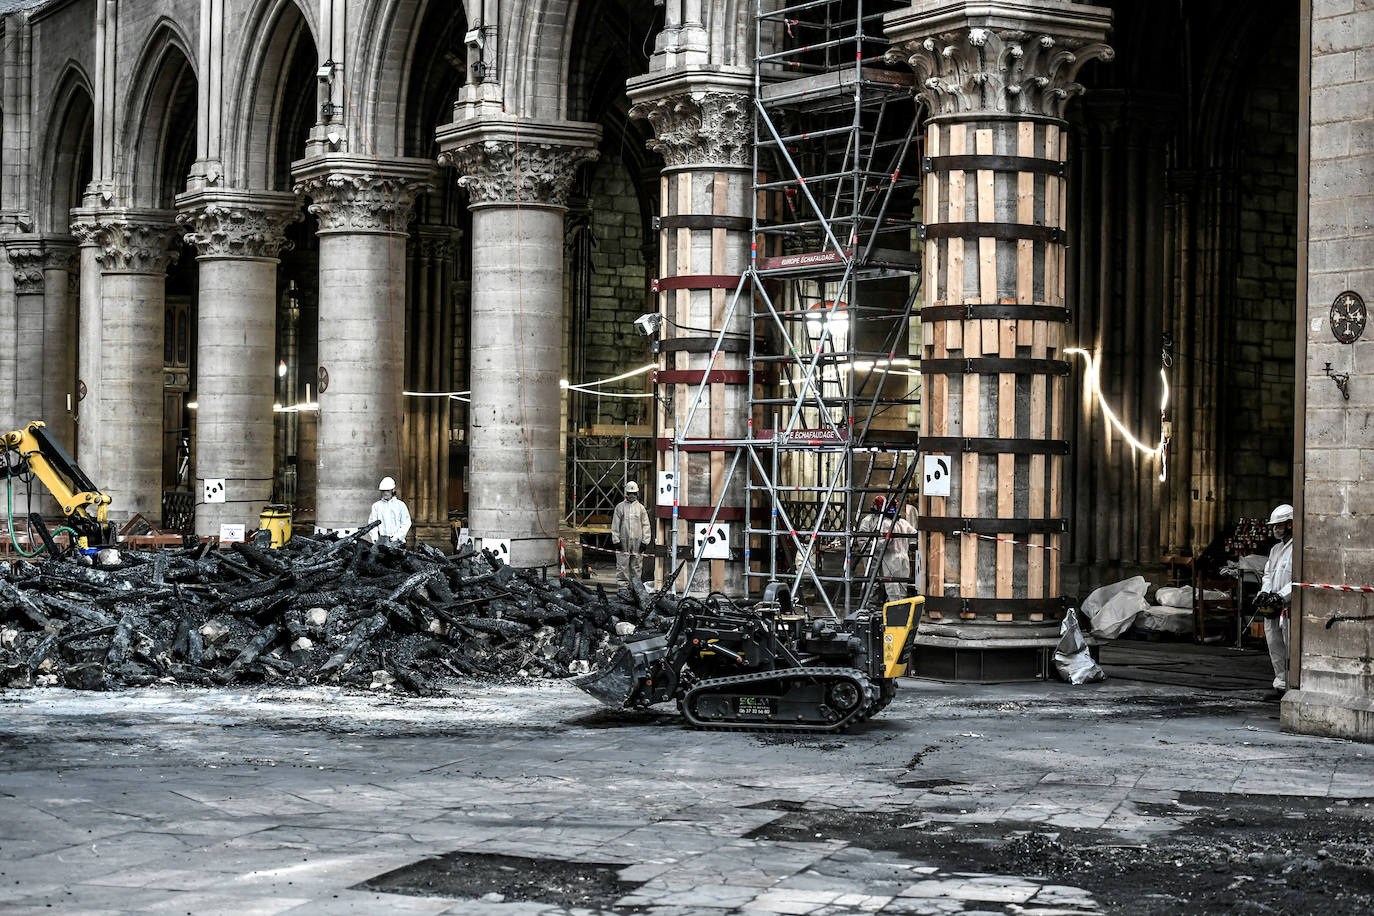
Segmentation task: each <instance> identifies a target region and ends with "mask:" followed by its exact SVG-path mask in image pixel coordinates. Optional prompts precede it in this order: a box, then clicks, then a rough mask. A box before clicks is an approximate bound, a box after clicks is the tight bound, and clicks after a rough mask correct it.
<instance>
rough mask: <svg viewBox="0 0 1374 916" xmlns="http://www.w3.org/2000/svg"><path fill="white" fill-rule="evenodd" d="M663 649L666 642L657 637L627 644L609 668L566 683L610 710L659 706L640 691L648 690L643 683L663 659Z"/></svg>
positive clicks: (649, 679) (622, 647) (649, 694)
mask: <svg viewBox="0 0 1374 916" xmlns="http://www.w3.org/2000/svg"><path fill="white" fill-rule="evenodd" d="M666 647H667V640H665V639H664V638H663V637H662V636H657V635H655V636H646V637H643V638H640V639H635V640H629V641H627V642H626V643H625V645H623V646H621V647H620V648H619V649H618V650H617V651H616V653H615V656H614V657H613V658H612V659H611V662H610V664H609V665H607V666H606V667H604V668H602V669H600V670H598V671H592V672H589V673H587V674H580V675H578V676H577V677H574V678H569V680H571V681H572V682H573V683H574V684H576V685H577V686H578V687H580V688H582V689H583V690H585V691H586V692H587V693H589V694H591V695H592V696H594V697H596V698H597V699H598V700H600V701H601V702H602V703H605V704H606V705H607V706H609V707H611V708H612V709H628V708H631V707H635V706H648V705H650V704H651V703H656V702H659V700H658V699H655V698H654V696H653V690H652V689H644V688H647V687H649V683H646V682H651V680H652V677H653V665H654V663H655V662H657V661H659V660H661V659H662V658H663V656H664V653H665V652H666ZM660 699H662V698H660Z"/></svg>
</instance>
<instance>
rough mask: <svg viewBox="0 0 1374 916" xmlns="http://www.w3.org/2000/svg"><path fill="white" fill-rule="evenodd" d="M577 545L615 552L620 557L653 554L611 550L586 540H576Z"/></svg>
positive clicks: (600, 551) (648, 555)
mask: <svg viewBox="0 0 1374 916" xmlns="http://www.w3.org/2000/svg"><path fill="white" fill-rule="evenodd" d="M577 546H579V547H581V548H582V549H583V550H595V551H596V552H597V553H613V554H615V555H616V556H622V557H651V556H653V554H651V553H631V552H630V551H628V550H611V549H609V548H606V547H597V546H595V545H593V544H588V543H587V542H586V541H578V542H577Z"/></svg>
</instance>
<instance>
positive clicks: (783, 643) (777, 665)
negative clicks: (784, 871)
mask: <svg viewBox="0 0 1374 916" xmlns="http://www.w3.org/2000/svg"><path fill="white" fill-rule="evenodd" d="M924 600H925V599H924V598H919V597H918V598H907V599H904V600H901V601H893V602H889V603H888V604H885V605H884V606H883V608H882V610H881V611H880V612H877V613H869V612H863V613H859V614H857V615H855V616H853V617H851V618H849V619H847V620H844V621H837V620H833V619H829V618H826V619H814V620H813V619H810V618H808V617H807V615H806V614H805V613H802V612H801V611H800V610H799V609H797V608H794V607H793V605H792V600H791V596H790V595H789V594H788V592H787V590H786V588H785V587H783V586H780V585H772V586H769V588H768V590H767V591H766V592H765V593H764V599H763V600H762V601H760V602H759V603H758V604H756V605H754V606H753V607H750V608H742V607H740V606H738V605H737V604H735V603H734V602H733V601H731V600H730V599H729V598H726V597H725V596H723V595H712V596H711V597H709V598H707V599H705V600H701V599H697V598H684V599H682V601H681V602H680V604H679V611H678V615H677V617H676V619H675V620H674V622H673V625H672V627H671V628H670V629H669V630H668V632H667V633H662V634H654V635H649V636H644V637H641V638H633V637H632V638H630V639H627V640H626V642H625V644H624V646H623V647H621V648H620V649H619V650H618V652H617V653H616V655H615V656H614V658H613V659H612V660H611V662H610V664H609V665H608V666H606V667H605V668H604V669H602V670H599V671H593V672H591V673H590V674H586V675H582V676H580V677H577V678H574V679H573V682H574V683H575V684H577V685H578V686H579V687H581V688H582V689H583V690H585V691H587V692H588V693H590V694H591V695H592V696H594V697H596V698H597V699H599V700H601V701H602V702H603V703H605V704H606V705H608V706H611V707H614V708H627V709H633V708H643V707H648V706H653V705H655V704H658V703H665V702H667V701H669V700H676V701H677V706H678V710H679V711H680V712H681V713H682V715H683V717H684V718H685V719H686V720H687V721H688V723H690V724H691V725H692V726H694V727H696V728H707V729H721V730H730V731H798V732H839V731H843V730H844V729H846V728H848V727H849V726H851V725H853V724H855V723H856V722H862V721H863V720H865V719H867V718H869V717H871V716H873V715H876V714H877V713H878V712H880V711H881V710H882V709H883V708H884V707H885V706H887V704H888V703H890V702H891V701H892V698H893V696H895V695H896V692H897V683H896V679H897V678H898V677H899V676H901V675H902V674H904V673H905V672H906V666H907V661H908V656H909V654H910V651H911V638H912V636H913V635H914V633H915V630H916V619H917V616H918V610H917V608H918V607H919V605H920V604H922V603H923V602H924Z"/></svg>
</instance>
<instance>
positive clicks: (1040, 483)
mask: <svg viewBox="0 0 1374 916" xmlns="http://www.w3.org/2000/svg"><path fill="white" fill-rule="evenodd" d="M1031 324H1032V326H1033V327H1034V331H1033V333H1032V342H1031V358H1032V359H1044V358H1045V352H1046V342H1047V340H1048V339H1049V330H1048V327H1047V322H1044V321H1035V322H1031ZM1048 378H1049V377H1048V376H1046V375H1042V374H1040V373H1036V374H1035V375H1032V376H1031V383H1030V386H1031V387H1030V412H1031V414H1030V434H1031V438H1032V439H1043V438H1044V437H1045V431H1046V428H1047V427H1048V425H1049V423H1048V418H1049V407H1050V405H1049V404H1048V403H1047V402H1046V400H1045V396H1046V393H1047V392H1046V388H1045V383H1046V381H1047V380H1048ZM1045 508H1046V507H1045V456H1044V455H1032V456H1031V458H1030V499H1029V501H1028V503H1027V509H1028V511H1027V513H1026V514H1027V515H1028V516H1029V517H1030V518H1044V517H1045ZM1029 540H1030V542H1031V543H1032V544H1036V545H1043V544H1044V543H1045V536H1044V535H1043V534H1032V535H1031V536H1030V539H1029ZM1044 596H1045V551H1044V550H1041V549H1040V548H1039V547H1032V548H1030V550H1029V552H1028V553H1027V554H1026V597H1027V598H1043V597H1044Z"/></svg>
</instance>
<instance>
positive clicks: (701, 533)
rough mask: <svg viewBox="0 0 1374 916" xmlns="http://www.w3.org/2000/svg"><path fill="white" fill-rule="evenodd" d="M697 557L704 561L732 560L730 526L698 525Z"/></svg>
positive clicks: (719, 523)
mask: <svg viewBox="0 0 1374 916" xmlns="http://www.w3.org/2000/svg"><path fill="white" fill-rule="evenodd" d="M696 555H697V556H699V557H701V558H702V559H704V560H728V559H730V526H729V525H726V524H724V523H722V522H717V523H716V524H714V525H709V524H707V525H697V526H696Z"/></svg>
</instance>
